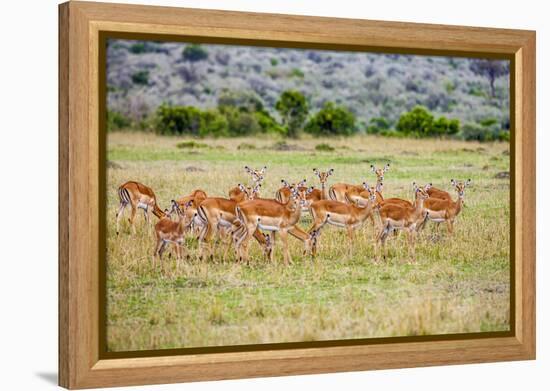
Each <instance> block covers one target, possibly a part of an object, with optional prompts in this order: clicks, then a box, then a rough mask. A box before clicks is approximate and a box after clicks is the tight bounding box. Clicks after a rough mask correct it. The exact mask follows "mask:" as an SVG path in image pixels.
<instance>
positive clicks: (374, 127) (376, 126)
mask: <svg viewBox="0 0 550 391" xmlns="http://www.w3.org/2000/svg"><path fill="white" fill-rule="evenodd" d="M389 129H390V123H389V122H388V121H387V120H386V119H385V118H384V117H373V118H371V119H370V121H369V125H368V126H367V128H366V131H367V133H370V134H379V133H382V132H384V131H387V130H389Z"/></svg>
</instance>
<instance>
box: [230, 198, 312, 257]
mask: <svg viewBox="0 0 550 391" xmlns="http://www.w3.org/2000/svg"><path fill="white" fill-rule="evenodd" d="M291 191H292V196H291V199H290V200H289V201H288V202H287V203H286V204H282V203H280V202H278V201H276V200H267V199H256V200H249V201H245V202H243V203H241V204H239V205H238V206H237V207H236V212H237V218H238V219H239V220H240V222H241V224H242V225H243V227H242V229H240V230H237V231H235V232H234V241H235V247H236V249H237V252H238V253H239V257H240V258H241V259H242V260H245V261H247V262H248V246H247V244H248V241H249V240H250V238H251V236H252V234H253V233H254V232H255V231H256V230H257V229H262V230H266V231H271V232H279V234H280V237H281V240H282V242H283V256H284V262H285V265H288V264H289V262H290V254H289V251H288V241H287V239H288V233H289V231H290V230H292V229H293V228H296V227H295V225H296V224H297V223H298V221H299V220H300V214H301V210H302V206H303V205H304V204H305V202H306V192H304V191H299V190H298V189H297V188H292V189H291ZM306 236H307V234H306ZM304 240H308V239H305V238H304Z"/></svg>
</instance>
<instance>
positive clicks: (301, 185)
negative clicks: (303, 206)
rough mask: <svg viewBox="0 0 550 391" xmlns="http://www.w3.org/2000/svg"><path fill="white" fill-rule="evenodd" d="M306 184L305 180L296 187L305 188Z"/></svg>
mask: <svg viewBox="0 0 550 391" xmlns="http://www.w3.org/2000/svg"><path fill="white" fill-rule="evenodd" d="M305 184H306V180H305V179H302V180H301V181H300V182H298V184H297V185H296V187H304V186H305Z"/></svg>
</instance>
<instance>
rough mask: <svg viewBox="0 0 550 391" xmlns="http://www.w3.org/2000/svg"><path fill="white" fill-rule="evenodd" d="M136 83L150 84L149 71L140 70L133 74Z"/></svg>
mask: <svg viewBox="0 0 550 391" xmlns="http://www.w3.org/2000/svg"><path fill="white" fill-rule="evenodd" d="M132 81H133V82H134V84H139V85H147V84H149V71H138V72H136V73H134V74H133V75H132Z"/></svg>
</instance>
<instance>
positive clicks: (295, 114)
mask: <svg viewBox="0 0 550 391" xmlns="http://www.w3.org/2000/svg"><path fill="white" fill-rule="evenodd" d="M275 109H276V110H277V111H278V112H279V114H280V115H281V118H282V119H283V125H284V126H285V127H286V134H287V135H288V136H289V137H296V136H297V135H298V133H299V132H300V130H301V129H302V126H303V125H304V122H305V120H306V118H307V114H308V111H309V108H308V104H307V101H306V98H305V96H304V95H303V94H302V93H300V92H299V91H295V90H287V91H284V92H283V93H282V94H281V96H280V98H279V100H278V101H277V103H276V104H275Z"/></svg>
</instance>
